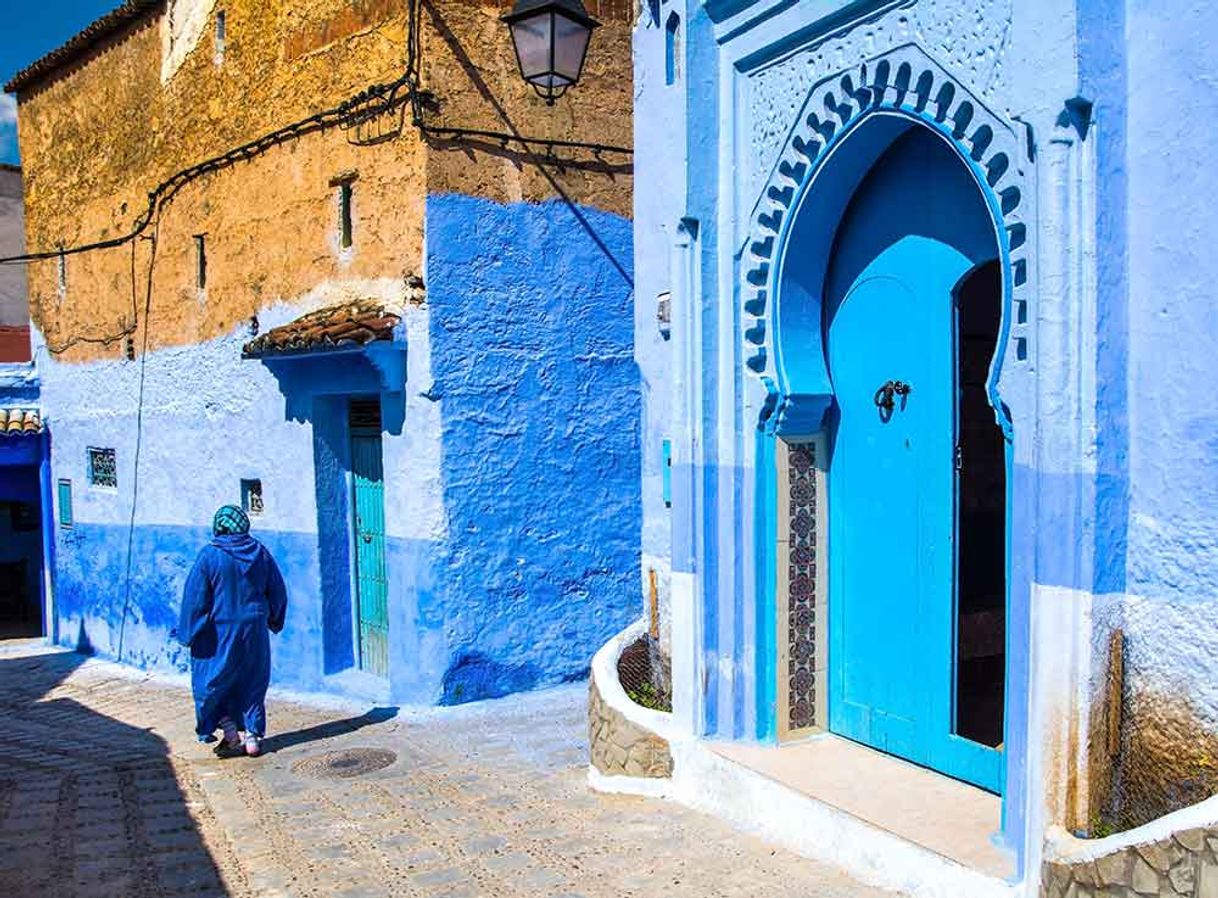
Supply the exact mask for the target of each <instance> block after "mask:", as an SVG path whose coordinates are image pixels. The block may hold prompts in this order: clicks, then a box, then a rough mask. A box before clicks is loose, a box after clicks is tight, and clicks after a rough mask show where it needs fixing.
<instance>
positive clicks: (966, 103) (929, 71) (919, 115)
mask: <svg viewBox="0 0 1218 898" xmlns="http://www.w3.org/2000/svg"><path fill="white" fill-rule="evenodd" d="M880 113H883V114H888V115H900V116H905V117H907V118H908V119H909V120H910V122H911V124H915V123H917V124H921V125H923V126H926V127H929V128H932V129H933V130H935V131H936V132H938V133H939V134H941V135H942V136H943V137H944V138H946V139H947V140H948V141H949V142H950V144H951V145H952V146H953V147H954V148H955V149H956V151H957V152H958V153H959V155H960V158H961V159H962V160H963V161H964V162H966V163H967V164H968V166H969V168H970V170H971V171H972V172H973V175H974V177H975V178H976V180H977V183H978V186H979V187H980V188H981V190H982V193H983V194H984V196H985V198H986V200H987V202H988V204H989V206H990V209H991V214H992V215H993V217H994V220H995V222H996V225H997V227H996V231H997V233H998V237H999V244H1000V249H1001V252H1002V256H1003V259H1004V262H1005V266H1004V291H1003V292H1004V310H1003V337H1002V343H1001V344H1000V346H999V349H998V352H997V354H996V358H997V359H999V360H1001V362H1002V364H1001V365H995V370H994V371H993V373H992V375H991V384H990V392H991V401H992V402H993V405H994V407H995V408H996V409H1002V408H1004V407H1005V405H1004V400H1008V401H1009V399H1010V397H1008V396H1006V395H1005V392H1006V391H1005V390H1000V388H999V381H1000V379H1002V380H1005V377H1002V378H1000V375H1001V374H1004V373H1005V372H1008V371H1009V370H1010V369H1011V368H1012V367H1013V366H1026V365H1027V358H1028V354H1029V352H1028V338H1029V334H1028V331H1029V328H1028V327H1027V322H1028V321H1029V320H1030V319H1031V317H1032V316H1031V315H1030V314H1029V311H1028V304H1029V292H1030V288H1029V283H1030V277H1029V272H1028V264H1029V260H1028V236H1029V235H1028V225H1027V224H1026V218H1028V217H1030V216H1029V210H1030V207H1031V205H1032V196H1031V192H1030V190H1029V189H1028V186H1027V181H1028V173H1027V172H1026V171H1025V166H1026V165H1028V164H1029V162H1030V158H1029V157H1030V148H1029V147H1027V146H1026V145H1025V141H1026V138H1027V135H1026V132H1025V130H1024V129H1023V128H1022V127H1020V126H1018V123H1015V122H1011V121H1009V120H1007V119H1005V118H1003V117H1001V116H999V115H997V114H996V113H994V112H993V111H992V110H990V109H989V108H988V107H987V106H986V105H985V104H984V103H982V102H981V101H980V100H978V99H977V98H976V97H975V96H974V95H973V94H971V93H970V92H969V91H968V90H967V89H966V88H965V87H964V86H963V85H962V84H961V83H960V82H959V81H958V80H957V79H954V78H953V77H952V76H951V75H950V74H949V73H948V72H947V71H945V70H944V69H943V68H942V67H941V66H940V65H939V64H938V63H937V62H935V61H934V60H933V59H931V57H929V56H928V55H927V54H926V53H925V51H923V50H922V49H921V48H920V47H918V46H916V45H914V44H907V45H904V46H901V47H897V48H895V49H893V50H891V51H889V52H887V53H884V54H883V55H881V56H878V57H874V58H872V59H869V60H867V61H865V62H863V63H862V64H860V65H856V66H853V67H851V68H849V69H846V70H843V71H840V72H838V73H837V74H834V75H830V76H828V77H826V78H824V79H823V80H821V81H819V82H818V83H817V84H816V85H815V86H814V87H813V88H812V90H811V92H810V93H809V95H808V97H807V100H806V101H805V102H804V104H803V107H802V109H801V111H800V113H799V115H798V117H797V119H796V124H795V126H794V127H793V128H792V130H791V131H790V133H789V134H788V136H787V139H786V141H785V143H784V145H783V147H782V151H781V153H780V154H779V157H778V161H777V162H776V163H775V165H774V167H773V168H772V170H771V172H770V175H769V177H768V179H767V180H766V182H765V183H764V185H763V187H762V190H761V191H760V198H759V199H758V201H757V204H756V206H755V207H754V210H753V212H752V214H751V216H750V221H749V227H748V232H747V238H746V240H745V244H744V247H743V253H742V255H741V259H740V267H739V280H738V288H739V291H740V301H741V302H742V304H743V315H742V323H743V328H742V330H743V334H742V336H743V341H744V359H745V364H746V366H747V367H748V369H749V371H750V372H751V373H752V374H753V375H754V376H753V377H750V378H747V379H746V383H747V385H748V386H747V388H746V389H747V391H748V392H747V395H746V402H745V406H746V410H748V409H754V410H755V411H756V414H757V426H758V427H759V428H760V429H762V430H764V431H766V432H770V433H778V434H780V435H789V434H806V433H809V432H813V431H814V430H816V429H819V421H820V417H821V415H823V412H824V409H825V408H826V407H827V406H828V403H829V402H830V401H831V396H829V395H828V394H826V393H825V392H824V390H823V389H819V390H818V391H816V392H813V393H809V392H808V391H807V390H806V389H805V387H804V385H801V384H798V383H796V384H792V383H788V382H787V381H786V378H785V376H784V373H783V367H782V364H781V353H782V347H781V345H779V342H778V341H777V339H776V330H777V328H776V317H775V296H776V293H777V290H778V286H779V285H778V283H777V275H778V272H779V269H780V268H781V259H782V255H783V251H784V248H785V245H786V242H787V238H788V236H789V231H790V225H791V222H792V220H793V219H794V218H795V214H794V213H795V212H797V211H798V210H799V205H800V201H801V200H802V199H803V197H804V196H805V194H806V193H807V191H808V189H809V187H810V186H811V185H812V183H813V182H814V181H815V180H816V178H817V176H818V175H819V174H820V173H821V170H822V168H823V167H824V166H823V164H824V162H825V161H826V159H827V158H828V157H829V156H830V154H831V151H832V150H834V149H835V148H836V147H838V146H839V145H840V144H842V143H843V142H844V141H845V140H846V139H847V138H848V137H849V136H850V135H851V134H852V133H853V132H854V130H855V129H856V127H857V126H858V125H859V124H861V123H862V122H864V121H865V120H867V119H869V118H870V117H871V116H873V115H876V114H880ZM824 383H825V384H827V383H828V378H827V372H826V376H825V378H824ZM1000 393H1002V394H1004V395H1002V396H1000ZM1021 404H1022V403H1021ZM999 423H1000V424H1002V425H1003V426H1004V428H1005V429H1007V431H1008V436H1009V435H1010V422H1009V420H1006V421H1002V420H1000V422H999Z"/></svg>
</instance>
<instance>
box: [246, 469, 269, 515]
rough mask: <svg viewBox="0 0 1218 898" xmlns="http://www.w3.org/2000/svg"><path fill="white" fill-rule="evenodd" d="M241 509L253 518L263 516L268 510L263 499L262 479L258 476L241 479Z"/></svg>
mask: <svg viewBox="0 0 1218 898" xmlns="http://www.w3.org/2000/svg"><path fill="white" fill-rule="evenodd" d="M241 509H242V510H243V511H244V512H245V513H246V514H247V515H249V516H250V517H251V518H257V517H261V516H262V515H263V513H265V511H266V505H265V503H264V502H263V499H262V481H261V480H260V479H258V478H251V479H248V480H246V479H243V480H242V481H241Z"/></svg>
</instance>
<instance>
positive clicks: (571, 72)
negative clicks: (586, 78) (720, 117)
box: [554, 15, 592, 84]
mask: <svg viewBox="0 0 1218 898" xmlns="http://www.w3.org/2000/svg"><path fill="white" fill-rule="evenodd" d="M554 18H555V22H554V73H555V75H556V77H557V79H558V82H559V83H560V84H574V83H575V82H576V81H577V80H578V79H579V72H580V69H582V68H583V65H584V55H585V54H586V53H587V52H588V38H589V37H591V35H592V30H591V29H590V28H588V26H586V25H582V24H580V23H579V22H576V21H573V20H571V19H568V18H567V17H566V16H562V15H559V16H555V17H554Z"/></svg>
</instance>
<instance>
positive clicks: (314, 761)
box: [292, 748, 398, 779]
mask: <svg viewBox="0 0 1218 898" xmlns="http://www.w3.org/2000/svg"><path fill="white" fill-rule="evenodd" d="M397 759H398V756H397V755H395V754H394V753H393V752H391V751H385V750H384V749H380V748H347V749H343V750H342V751H328V752H326V753H325V754H324V755H318V756H317V757H315V758H305V759H304V760H303V761H297V762H296V763H295V764H293V765H292V769H293V770H294V771H296V772H297V773H304V774H307V775H309V776H320V777H335V778H339V779H346V778H347V777H352V776H363V775H364V774H365V773H372V772H373V771H376V770H383V769H384V768H386V767H388V766H389V765H390V764H392V763H393V762H394V761H396V760H397Z"/></svg>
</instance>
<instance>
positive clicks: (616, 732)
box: [588, 679, 672, 779]
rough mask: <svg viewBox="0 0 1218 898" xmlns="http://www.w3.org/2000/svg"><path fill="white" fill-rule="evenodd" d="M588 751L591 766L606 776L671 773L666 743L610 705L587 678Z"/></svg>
mask: <svg viewBox="0 0 1218 898" xmlns="http://www.w3.org/2000/svg"><path fill="white" fill-rule="evenodd" d="M588 753H589V755H590V757H591V760H592V766H593V767H595V768H596V769H597V770H599V771H600V772H601V773H604V774H607V775H609V776H638V777H646V778H649V779H665V778H667V777H670V776H672V752H671V751H669V748H668V743H667V742H666V741H665V740H663V739H661V738H660V737H659V736H657V735H655V734H654V733H649V732H647V731H646V730H644V729H642V728H641V727H639V726H637V725H635V724H633V723H631V722H630V721H629V720H627V719H626V718H625V717H623V716H622V715H621V714H620V713H619V712H618V711H616V710H614V709H613V708H611V707H610V706H609V705H608V704H607V703H606V702H605V700H604V699H602V698H601V694H600V690H599V689H597V688H596V681H595V680H594V679H593V680H589V682H588Z"/></svg>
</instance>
